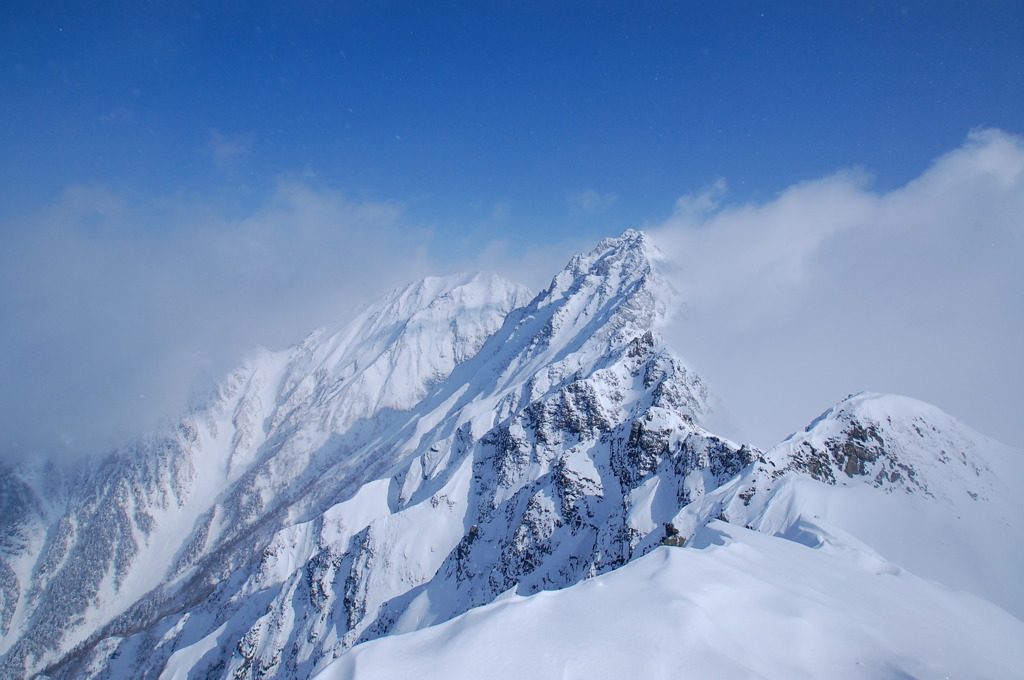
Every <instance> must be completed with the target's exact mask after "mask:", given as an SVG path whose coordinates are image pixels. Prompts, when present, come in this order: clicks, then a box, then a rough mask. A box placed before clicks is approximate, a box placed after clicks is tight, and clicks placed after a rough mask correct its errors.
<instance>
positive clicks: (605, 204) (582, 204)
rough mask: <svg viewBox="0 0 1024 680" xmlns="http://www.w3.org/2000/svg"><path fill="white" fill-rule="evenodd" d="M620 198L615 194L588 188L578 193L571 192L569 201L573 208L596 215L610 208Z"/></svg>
mask: <svg viewBox="0 0 1024 680" xmlns="http://www.w3.org/2000/svg"><path fill="white" fill-rule="evenodd" d="M618 198H619V197H618V196H616V195H615V194H601V193H598V192H597V191H594V190H593V189H587V190H586V191H581V192H579V193H576V194H570V195H569V197H568V199H567V201H568V203H569V207H570V208H572V209H573V210H578V211H580V212H584V213H586V214H588V215H595V214H597V213H602V212H605V211H606V210H608V209H610V208H611V207H612V206H613V205H614V204H615V201H617V200H618Z"/></svg>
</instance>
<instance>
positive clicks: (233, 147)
mask: <svg viewBox="0 0 1024 680" xmlns="http://www.w3.org/2000/svg"><path fill="white" fill-rule="evenodd" d="M206 151H207V153H209V154H210V159H211V160H212V161H213V164H214V165H215V166H217V168H218V169H219V170H229V169H231V168H233V167H234V166H235V164H236V163H238V162H239V161H241V160H243V159H245V158H248V157H249V156H250V155H251V154H252V137H250V136H248V135H225V134H223V133H221V132H219V131H217V130H214V131H213V132H212V133H211V134H210V141H209V143H208V144H207V145H206Z"/></svg>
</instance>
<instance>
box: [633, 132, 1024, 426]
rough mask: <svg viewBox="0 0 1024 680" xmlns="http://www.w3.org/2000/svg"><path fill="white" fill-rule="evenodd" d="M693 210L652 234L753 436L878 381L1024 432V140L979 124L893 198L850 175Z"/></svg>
mask: <svg viewBox="0 0 1024 680" xmlns="http://www.w3.org/2000/svg"><path fill="white" fill-rule="evenodd" d="M712 193H717V189H716V190H715V191H713V192H712ZM680 204H681V205H683V206H684V209H683V210H680V209H679V205H680ZM680 204H677V210H676V213H675V214H674V215H673V216H672V217H671V218H670V219H669V220H667V221H666V222H665V223H663V224H661V225H658V226H656V227H654V228H653V229H651V231H652V234H653V236H654V238H655V240H656V242H657V243H658V244H659V245H660V246H661V247H662V248H663V249H664V250H666V251H668V253H669V254H670V256H671V258H672V259H674V260H675V261H676V262H677V264H678V266H677V269H676V270H675V271H674V273H673V278H674V282H675V284H676V286H677V287H678V288H679V289H680V291H681V292H682V293H683V298H684V299H685V300H686V301H687V303H688V309H687V312H686V314H685V315H683V317H682V319H681V320H680V321H679V322H678V323H677V324H676V325H675V327H674V328H672V329H671V333H672V334H673V337H674V338H675V340H676V341H677V343H678V345H679V348H680V350H681V351H682V353H683V354H684V355H685V356H688V357H689V358H690V359H691V361H693V362H694V363H695V364H696V368H697V369H698V370H703V372H704V373H705V374H706V377H707V378H708V379H709V382H711V383H712V386H713V387H714V386H717V387H718V390H719V392H720V393H721V395H722V397H723V401H724V402H725V403H726V404H727V405H731V407H732V409H731V410H732V417H733V419H734V421H735V422H734V423H733V426H734V428H735V430H734V433H735V434H736V436H737V437H739V438H747V439H749V438H753V439H754V440H755V441H756V443H758V444H762V445H770V444H772V443H774V442H775V441H777V440H778V439H780V438H781V437H782V436H784V435H785V434H787V433H788V432H789V431H792V430H794V429H797V428H798V427H800V426H802V425H803V424H804V423H805V421H807V420H809V419H810V418H811V417H813V416H814V415H815V414H816V411H819V410H821V409H823V408H825V407H826V406H828V405H829V404H830V403H831V402H833V401H835V400H837V399H839V398H841V397H843V396H845V395H846V394H847V393H848V392H856V391H861V390H878V391H888V392H897V393H904V394H908V395H910V396H914V397H917V398H921V399H924V400H927V401H931V402H933V403H936V404H937V405H939V406H940V407H943V408H945V409H946V410H948V411H950V412H951V413H953V414H954V415H957V416H960V417H962V418H964V419H965V420H966V421H967V422H968V423H971V424H973V425H974V426H975V427H978V428H979V429H981V430H982V431H985V432H986V433H987V434H992V435H994V436H997V437H1002V438H1005V439H1014V440H1016V441H1020V440H1021V435H1020V434H1019V432H1018V431H1017V421H1018V420H1019V413H1020V412H1021V410H1022V409H1024V391H1022V390H1021V387H1020V385H1022V384H1024V360H1022V355H1021V352H1020V347H1022V346H1024V296H1022V295H1021V291H1022V290H1024V267H1021V266H1020V263H1021V262H1022V261H1024V229H1022V228H1021V224H1022V223H1021V215H1024V138H1021V137H1019V136H1015V135H1011V134H1008V133H1005V132H1001V131H998V130H978V131H975V132H973V133H972V134H971V135H970V136H969V137H968V139H967V140H966V142H965V143H964V145H963V146H961V147H960V148H958V149H956V150H954V151H952V152H950V153H948V154H946V155H944V156H942V157H941V158H939V159H938V160H936V161H935V163H934V164H933V165H932V166H931V167H930V168H928V169H927V170H926V171H925V172H924V173H923V174H922V175H921V176H920V177H918V178H917V179H915V180H914V181H912V182H910V183H909V184H907V185H906V186H905V187H902V188H900V189H898V190H896V191H892V192H878V191H874V190H872V189H871V188H870V183H869V178H868V177H867V176H866V175H865V174H864V173H863V172H856V171H850V172H841V173H837V174H835V175H832V176H829V177H824V178H821V179H817V180H813V181H808V182H804V183H801V184H798V185H795V186H793V187H790V188H789V189H787V190H786V191H784V192H782V194H780V195H779V196H778V197H776V198H775V199H774V200H771V201H768V202H766V203H763V204H755V205H741V206H728V205H727V206H725V207H719V200H718V199H713V198H711V197H710V196H709V195H708V194H707V193H702V194H701V195H699V196H697V197H689V198H685V199H682V200H681V201H680Z"/></svg>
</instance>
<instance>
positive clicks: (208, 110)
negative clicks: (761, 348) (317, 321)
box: [0, 0, 1024, 239]
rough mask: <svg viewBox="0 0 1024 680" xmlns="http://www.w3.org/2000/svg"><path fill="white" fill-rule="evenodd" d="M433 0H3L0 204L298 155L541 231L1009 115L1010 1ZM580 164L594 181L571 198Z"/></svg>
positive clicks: (1021, 9) (240, 182)
mask: <svg viewBox="0 0 1024 680" xmlns="http://www.w3.org/2000/svg"><path fill="white" fill-rule="evenodd" d="M439 4H443V6H442V7H439V8H438V7H427V6H425V5H424V3H412V2H311V1H306V2H295V3H242V2H213V3H207V2H203V3H199V2H196V3H187V2H98V3H77V2H56V3H55V2H32V3H5V4H4V5H3V8H2V9H0V44H2V45H3V48H2V53H0V54H2V57H0V58H2V61H0V78H2V80H0V91H2V92H3V95H2V100H0V101H2V106H0V156H2V158H3V159H4V163H3V164H2V169H0V204H2V206H3V208H2V210H3V211H4V212H5V214H10V213H11V212H12V211H14V212H23V211H26V210H31V209H32V208H33V207H34V206H36V205H38V204H43V203H46V202H48V201H52V200H53V198H54V196H56V195H57V194H58V193H59V192H60V191H61V190H62V189H63V188H64V187H66V186H68V185H69V184H72V183H100V184H103V185H105V186H109V187H112V188H114V189H116V190H118V191H126V192H143V193H145V194H147V195H170V194H174V193H180V192H185V193H198V194H216V195H217V196H218V197H219V200H223V201H224V203H225V205H232V204H234V205H237V207H240V208H242V209H244V202H245V201H246V200H259V197H260V196H261V195H262V193H263V192H264V191H265V190H267V189H268V188H269V187H271V186H272V185H273V184H274V182H275V181H276V180H277V179H278V178H280V177H281V176H287V175H303V176H307V177H315V179H316V181H317V182H319V183H322V184H324V185H327V186H331V187H335V188H337V189H339V190H341V191H344V192H346V193H348V194H350V195H353V196H357V197H363V198H367V199H371V200H377V201H394V202H398V203H400V204H402V205H403V206H405V208H406V210H407V212H408V214H409V215H410V216H412V217H413V218H414V219H415V220H417V221H419V222H421V223H424V224H427V225H430V226H432V227H433V228H435V229H436V230H437V231H438V233H439V234H440V235H444V234H446V233H449V232H450V233H452V234H455V233H459V232H460V231H471V230H472V229H473V228H474V227H475V226H476V225H480V224H481V223H483V222H486V220H487V219H488V218H489V217H490V216H491V215H492V214H493V212H494V211H495V206H499V205H506V206H507V214H508V219H506V220H504V222H503V227H502V228H503V229H506V230H508V232H509V235H515V236H516V237H520V236H522V237H527V238H536V239H544V238H550V237H551V236H552V235H560V234H564V233H565V232H566V231H572V230H582V231H584V232H588V233H589V232H594V233H604V232H612V233H613V232H617V231H620V230H621V229H624V228H627V227H637V226H642V225H643V223H644V222H646V221H650V220H658V219H662V218H663V217H664V216H665V215H666V214H668V213H669V212H670V211H671V208H672V204H673V202H674V200H675V199H676V198H678V197H679V196H680V195H682V194H684V193H687V192H690V191H694V190H696V189H699V188H700V187H701V186H704V185H706V184H708V183H710V182H713V181H714V180H715V179H717V178H719V177H724V178H725V179H726V180H727V182H728V185H729V187H730V193H729V196H730V199H731V200H734V201H745V200H748V199H754V200H759V199H763V198H766V197H769V196H771V195H773V194H774V193H776V192H778V191H780V190H782V189H783V188H784V187H786V186H788V185H790V184H792V183H794V182H797V181H800V180H803V179H807V178H811V177H817V176H821V175H822V174H825V173H828V172H831V171H834V170H836V169H839V168H843V167H848V166H862V167H865V168H867V169H868V170H869V171H870V172H871V173H872V174H873V176H874V177H875V180H874V181H875V186H877V187H878V188H880V189H885V188H889V187H894V186H898V185H900V184H902V183H904V182H906V181H907V180H909V179H911V178H912V177H914V176H916V175H917V174H919V173H920V172H921V170H922V169H923V168H924V167H926V166H927V164H928V163H929V162H930V161H931V160H932V159H934V158H935V157H936V156H938V155H939V154H941V153H942V152H944V151H946V150H948V149H950V148H952V147H954V146H956V145H957V144H958V143H960V142H961V141H962V140H963V139H964V137H965V135H966V134H967V132H968V131H969V130H971V129H972V128H975V127H978V126H994V127H1000V128H1004V129H1007V130H1010V131H1021V129H1022V128H1024V125H1022V122H1024V121H1022V112H1024V5H1022V4H1021V3H1018V2H949V1H943V2H920V1H918V2H865V1H860V0H858V1H856V2H842V3H840V2H818V1H817V0H814V1H808V2H771V3H769V2H650V3H632V2H629V3H627V2H617V3H595V2H555V3H540V2H536V3H534V2H526V3H522V2H517V3H511V2H498V3H470V2H453V3H439ZM218 140H219V142H221V143H223V144H224V146H223V147H222V151H221V153H222V155H221V156H218V162H216V163H215V162H214V159H213V158H212V157H211V153H212V150H213V149H214V148H216V146H217V144H218ZM586 190H591V191H594V192H596V193H597V194H598V195H614V196H616V197H617V198H616V200H615V201H614V202H613V203H612V204H611V205H610V206H607V207H606V209H604V210H601V211H597V210H594V211H593V212H600V214H587V215H580V214H579V213H580V211H578V210H577V211H575V212H574V211H573V210H572V209H571V208H570V207H569V206H568V205H567V197H569V196H571V195H574V194H578V193H580V192H583V191H586ZM232 201H235V202H241V203H232ZM492 236H493V234H492Z"/></svg>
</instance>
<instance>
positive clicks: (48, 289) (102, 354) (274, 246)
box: [0, 181, 429, 453]
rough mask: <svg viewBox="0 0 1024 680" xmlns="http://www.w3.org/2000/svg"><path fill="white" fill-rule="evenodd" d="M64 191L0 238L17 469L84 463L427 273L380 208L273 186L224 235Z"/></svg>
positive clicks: (196, 223)
mask: <svg viewBox="0 0 1024 680" xmlns="http://www.w3.org/2000/svg"><path fill="white" fill-rule="evenodd" d="M222 214H223V213H222V211H221V210H220V209H219V208H218V207H217V206H213V205H209V204H203V203H201V202H192V203H189V202H187V201H184V200H181V199H173V200H172V199H150V200H139V199H138V197H135V198H133V199H132V200H128V199H126V198H125V197H124V196H121V195H119V194H117V193H115V192H113V191H111V190H109V189H106V188H104V187H101V186H77V187H72V188H70V189H68V190H67V191H66V192H64V194H63V195H62V196H61V197H60V198H59V199H58V200H57V201H56V202H55V203H54V204H53V205H52V206H50V207H48V208H46V209H43V210H40V211H39V212H37V213H36V214H34V215H31V216H29V217H26V218H23V219H19V220H15V221H11V222H8V223H5V224H2V225H0V246H2V247H0V289H2V290H0V319H2V328H3V332H2V333H0V383H2V384H3V385H4V389H3V392H2V398H0V425H2V427H3V429H4V432H5V437H4V441H5V446H8V447H12V448H15V449H19V450H21V451H22V452H25V453H31V452H39V451H47V452H53V451H57V450H61V449H64V448H66V449H68V450H88V449H90V448H91V449H95V448H97V447H101V446H105V445H108V444H111V443H112V442H114V441H116V440H118V439H119V438H121V437H123V436H125V435H128V434H133V433H136V432H141V431H145V430H146V429H148V428H149V427H151V426H152V425H153V424H154V423H155V422H156V420H157V418H159V417H160V416H163V415H168V414H173V413H174V412H175V411H176V410H178V409H179V408H181V407H182V406H183V404H184V402H185V398H186V397H187V395H188V393H189V391H190V390H191V389H192V388H193V387H194V386H195V384H196V381H197V379H199V378H200V377H201V376H203V375H205V374H209V375H210V377H215V376H217V375H219V373H220V372H221V371H225V370H228V369H230V368H232V367H233V366H234V364H235V363H236V362H238V361H239V360H240V359H241V357H242V356H243V355H244V353H245V352H247V351H248V350H250V349H251V348H253V347H255V346H257V345H260V344H263V345H266V346H269V347H272V348H281V347H286V346H288V345H289V344H291V343H292V342H296V341H298V340H300V339H301V337H302V336H303V335H304V334H305V333H306V332H308V331H309V330H312V329H313V328H314V327H315V326H317V325H319V324H321V323H327V322H331V321H333V320H336V319H341V318H344V317H345V315H346V314H348V313H350V312H351V311H352V309H353V308H354V307H355V306H356V305H357V304H361V303H364V302H365V301H367V300H369V299H373V298H374V297H375V296H377V295H379V294H381V293H383V292H385V291H386V290H388V289H389V288H392V287H395V286H398V285H401V284H404V283H405V282H407V281H408V280H409V279H411V278H415V277H417V276H419V275H423V274H425V273H426V272H427V270H428V269H429V268H428V267H427V266H426V265H425V263H424V259H425V256H424V254H423V249H424V247H425V243H426V235H425V234H424V233H423V232H421V231H420V230H418V229H416V228H415V227H411V226H409V224H408V223H407V221H406V220H405V219H404V218H403V215H402V212H401V210H400V209H399V208H397V207H396V206H393V205H390V204H387V203H374V202H368V201H356V200H352V199H349V198H348V197H346V196H344V195H343V194H341V193H339V192H336V191H332V190H328V189H324V188H322V187H316V186H311V185H309V184H307V183H303V182H299V181H282V182H280V183H279V184H278V186H277V188H276V190H275V191H274V192H273V194H272V196H270V197H269V198H268V199H267V200H266V201H265V202H264V203H263V204H262V205H260V206H258V207H257V208H256V209H254V210H253V211H251V212H250V213H249V214H248V215H246V216H244V217H242V218H240V219H237V220H226V219H224V218H223V217H222V216H221V215H222Z"/></svg>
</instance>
